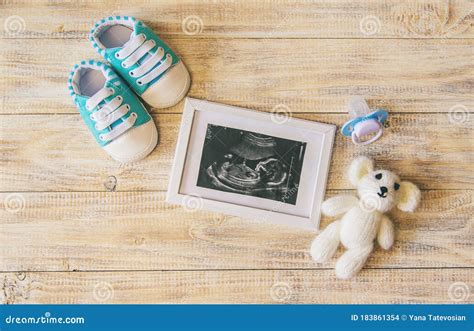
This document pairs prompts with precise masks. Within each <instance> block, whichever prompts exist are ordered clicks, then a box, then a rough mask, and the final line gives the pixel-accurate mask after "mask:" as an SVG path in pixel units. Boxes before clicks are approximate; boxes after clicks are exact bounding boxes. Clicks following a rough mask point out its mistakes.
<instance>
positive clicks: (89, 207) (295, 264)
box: [0, 191, 474, 271]
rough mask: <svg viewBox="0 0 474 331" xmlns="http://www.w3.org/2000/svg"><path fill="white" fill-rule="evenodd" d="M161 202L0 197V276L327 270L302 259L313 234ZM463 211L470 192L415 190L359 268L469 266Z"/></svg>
mask: <svg viewBox="0 0 474 331" xmlns="http://www.w3.org/2000/svg"><path fill="white" fill-rule="evenodd" d="M338 193H343V192H339V191H330V192H329V195H328V196H332V195H335V194H338ZM347 193H348V192H347ZM351 193H353V192H351ZM164 196H165V194H164V193H160V192H135V193H133V192H124V193H121V192H108V193H98V192H89V193H23V194H8V193H3V194H0V219H2V222H1V223H0V242H1V243H2V245H1V247H0V256H2V259H1V260H0V271H74V270H196V269H269V268H270V269H276V268H290V269H291V268H293V269H295V268H298V269H300V268H333V267H334V260H332V261H331V262H330V263H326V264H324V265H318V264H316V263H314V262H313V261H312V260H311V257H310V256H309V247H310V245H311V242H312V240H313V239H314V237H315V235H316V233H313V232H310V231H303V230H298V229H293V228H288V227H283V226H280V227H279V226H274V225H268V224H261V223H257V222H252V221H248V220H242V219H239V218H237V217H232V216H226V215H221V214H216V213H211V212H207V211H200V210H194V209H191V208H183V207H180V206H174V205H169V204H166V203H165V202H164ZM473 212H474V203H473V191H426V192H423V200H422V203H421V205H420V207H419V209H418V211H417V212H416V213H414V214H409V213H403V212H399V211H393V212H392V213H391V218H392V219H393V220H394V222H395V224H396V228H397V241H396V244H395V246H394V248H393V249H392V250H390V251H383V250H381V249H380V248H377V249H376V251H375V253H374V254H373V256H372V258H371V259H370V260H369V261H368V264H367V267H368V268H395V267H398V268H407V267H411V268H413V267H467V266H470V267H474V255H473V254H472V252H473V242H472V237H473V235H474V231H473V222H472V213H473ZM330 221H332V220H331V219H328V218H323V220H322V228H324V227H326V225H327V224H329V222H330ZM341 252H342V250H341V251H340V252H339V253H341Z"/></svg>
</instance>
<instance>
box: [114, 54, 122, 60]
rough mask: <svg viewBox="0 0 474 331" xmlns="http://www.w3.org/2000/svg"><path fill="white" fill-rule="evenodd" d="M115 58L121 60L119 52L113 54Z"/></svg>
mask: <svg viewBox="0 0 474 331" xmlns="http://www.w3.org/2000/svg"><path fill="white" fill-rule="evenodd" d="M115 58H116V59H118V60H121V59H122V58H121V57H120V55H119V52H117V53H115Z"/></svg>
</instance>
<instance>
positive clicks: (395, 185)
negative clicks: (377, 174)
mask: <svg viewBox="0 0 474 331" xmlns="http://www.w3.org/2000/svg"><path fill="white" fill-rule="evenodd" d="M393 188H394V189H395V191H397V190H398V189H399V188H400V184H398V183H395V184H394V185H393Z"/></svg>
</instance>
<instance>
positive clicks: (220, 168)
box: [197, 124, 306, 205]
mask: <svg viewBox="0 0 474 331" xmlns="http://www.w3.org/2000/svg"><path fill="white" fill-rule="evenodd" d="M305 150H306V143H303V142H299V141H294V140H289V139H283V138H278V137H272V136H267V135H263V134H260V133H257V132H250V131H244V130H239V129H233V128H228V127H224V126H218V125H212V124H208V126H207V132H206V138H205V142H204V147H203V151H202V157H201V163H200V166H201V167H200V171H199V176H198V182H197V186H200V187H205V188H208V189H214V190H218V191H225V192H232V193H236V194H245V195H250V196H255V197H260V198H265V199H270V200H275V201H279V202H283V203H288V204H291V205H296V198H297V196H298V187H299V183H300V175H301V169H302V167H303V159H304V154H305Z"/></svg>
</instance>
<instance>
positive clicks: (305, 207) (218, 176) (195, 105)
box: [167, 98, 336, 230]
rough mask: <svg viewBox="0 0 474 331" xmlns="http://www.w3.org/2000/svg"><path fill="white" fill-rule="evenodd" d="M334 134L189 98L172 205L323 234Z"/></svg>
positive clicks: (320, 126)
mask: <svg viewBox="0 0 474 331" xmlns="http://www.w3.org/2000/svg"><path fill="white" fill-rule="evenodd" d="M335 130H336V127H335V126H334V125H329V124H323V123H317V122H312V121H307V120H302V119H296V118H292V117H291V116H290V114H278V113H264V112H257V111H254V110H249V109H244V108H239V107H233V106H227V105H222V104H218V103H213V102H209V101H204V100H198V99H193V98H187V99H186V101H185V104H184V110H183V118H182V121H181V127H180V131H179V136H178V142H177V146H176V153H175V158H174V164H173V168H172V171H171V176H170V181H169V187H168V192H167V201H168V202H169V203H174V204H180V205H183V206H184V208H185V209H186V210H188V211H195V210H197V209H206V210H210V211H215V212H220V213H226V214H230V215H234V216H239V217H243V218H246V219H251V220H254V221H260V222H267V223H274V224H283V225H289V226H296V227H301V228H306V229H313V230H315V229H317V228H318V227H319V219H320V206H321V203H322V199H323V198H324V192H325V188H326V181H327V176H328V169H329V163H330V160H331V152H332V145H333V141H334V134H335Z"/></svg>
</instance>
